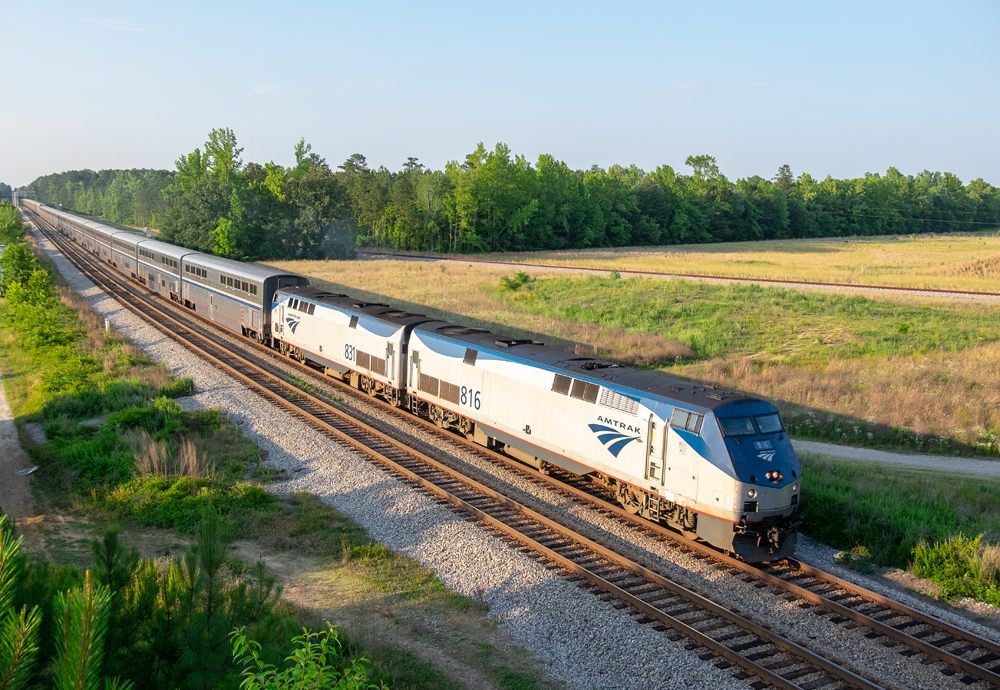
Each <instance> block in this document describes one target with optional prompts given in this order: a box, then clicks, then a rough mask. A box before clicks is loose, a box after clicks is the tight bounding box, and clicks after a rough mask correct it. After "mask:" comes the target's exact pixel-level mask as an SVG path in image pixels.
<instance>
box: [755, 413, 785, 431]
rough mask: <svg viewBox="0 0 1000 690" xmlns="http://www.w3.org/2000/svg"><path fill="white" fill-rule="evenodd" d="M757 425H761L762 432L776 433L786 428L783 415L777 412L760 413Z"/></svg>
mask: <svg viewBox="0 0 1000 690" xmlns="http://www.w3.org/2000/svg"><path fill="white" fill-rule="evenodd" d="M757 426H759V427H760V433H762V434H774V433H777V432H779V431H782V430H783V429H784V427H783V426H782V425H781V417H779V416H778V414H777V413H775V414H762V415H760V416H759V417H757Z"/></svg>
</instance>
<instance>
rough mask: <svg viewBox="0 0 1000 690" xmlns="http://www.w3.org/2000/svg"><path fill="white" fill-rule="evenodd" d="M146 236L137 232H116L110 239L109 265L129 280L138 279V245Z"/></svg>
mask: <svg viewBox="0 0 1000 690" xmlns="http://www.w3.org/2000/svg"><path fill="white" fill-rule="evenodd" d="M144 241H146V236H145V235H142V234H139V233H137V232H124V231H123V232H116V233H115V234H114V235H112V237H111V265H112V266H114V267H115V268H116V269H118V270H119V271H121V272H122V273H123V274H125V275H127V276H128V277H130V278H135V279H138V278H139V262H138V261H136V257H137V256H138V248H139V243H140V242H144Z"/></svg>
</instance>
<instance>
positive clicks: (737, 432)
mask: <svg viewBox="0 0 1000 690" xmlns="http://www.w3.org/2000/svg"><path fill="white" fill-rule="evenodd" d="M775 416H777V415H775ZM719 424H721V425H722V431H723V432H724V433H725V434H726V436H753V435H755V434H756V433H757V430H756V429H754V428H753V422H751V421H750V418H749V417H719Z"/></svg>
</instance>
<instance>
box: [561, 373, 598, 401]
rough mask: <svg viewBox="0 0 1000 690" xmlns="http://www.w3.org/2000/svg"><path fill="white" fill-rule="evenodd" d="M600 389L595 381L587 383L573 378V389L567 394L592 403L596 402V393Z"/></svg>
mask: <svg viewBox="0 0 1000 690" xmlns="http://www.w3.org/2000/svg"><path fill="white" fill-rule="evenodd" d="M600 390H601V387H600V386H598V385H597V384H596V383H587V382H586V381H581V380H580V379H575V380H574V381H573V390H572V391H570V394H569V395H570V397H571V398H576V399H577V400H584V401H586V402H589V403H592V402H597V393H598V392H599V391H600Z"/></svg>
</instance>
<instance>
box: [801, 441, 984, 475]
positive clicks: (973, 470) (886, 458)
mask: <svg viewBox="0 0 1000 690" xmlns="http://www.w3.org/2000/svg"><path fill="white" fill-rule="evenodd" d="M792 446H793V447H794V448H795V451H796V452H797V453H818V454H820V455H828V456H831V457H834V458H840V459H843V460H857V461H859V462H871V463H877V464H880V465H892V466H894V467H909V468H912V469H917V470H928V471H931V472H942V471H947V472H949V473H951V474H955V473H958V474H969V475H975V476H978V477H1000V462H997V461H996V460H977V459H975V458H956V457H954V456H947V455H907V454H905V453H891V452H889V451H884V450H872V449H870V448H854V447H852V446H838V445H836V444H833V443H820V442H819V441H798V440H793V441H792Z"/></svg>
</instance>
